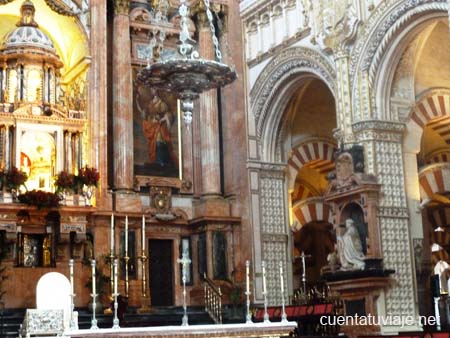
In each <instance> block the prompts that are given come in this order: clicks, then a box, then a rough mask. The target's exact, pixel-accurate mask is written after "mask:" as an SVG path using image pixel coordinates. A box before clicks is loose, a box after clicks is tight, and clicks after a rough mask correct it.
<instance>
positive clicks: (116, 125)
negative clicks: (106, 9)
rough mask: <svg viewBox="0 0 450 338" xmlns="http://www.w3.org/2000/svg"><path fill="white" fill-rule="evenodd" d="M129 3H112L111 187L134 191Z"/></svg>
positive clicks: (117, 1)
mask: <svg viewBox="0 0 450 338" xmlns="http://www.w3.org/2000/svg"><path fill="white" fill-rule="evenodd" d="M129 8H130V1H129V0H116V1H115V2H114V10H115V13H114V24H113V51H112V54H113V84H112V85H113V133H114V136H113V137H114V161H113V162H114V188H115V189H116V190H119V191H128V190H132V189H133V92H132V91H133V84H132V78H131V55H130V48H131V46H130V18H129V16H128V13H129Z"/></svg>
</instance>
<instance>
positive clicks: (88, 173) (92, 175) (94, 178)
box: [78, 166, 100, 187]
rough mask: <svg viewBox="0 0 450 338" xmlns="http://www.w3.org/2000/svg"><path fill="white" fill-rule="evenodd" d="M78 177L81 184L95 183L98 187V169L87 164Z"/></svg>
mask: <svg viewBox="0 0 450 338" xmlns="http://www.w3.org/2000/svg"><path fill="white" fill-rule="evenodd" d="M78 178H79V181H80V183H81V184H84V185H93V186H95V187H97V185H98V181H99V179H100V174H99V173H98V171H97V169H95V168H91V167H88V166H85V167H83V168H81V169H80V173H79V175H78Z"/></svg>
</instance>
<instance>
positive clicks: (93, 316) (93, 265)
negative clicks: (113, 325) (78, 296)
mask: <svg viewBox="0 0 450 338" xmlns="http://www.w3.org/2000/svg"><path fill="white" fill-rule="evenodd" d="M91 267H92V293H91V297H92V320H91V330H97V329H98V326H97V319H96V318H95V310H96V307H97V303H96V298H97V296H98V295H97V293H96V290H95V289H96V288H95V260H94V259H93V260H91Z"/></svg>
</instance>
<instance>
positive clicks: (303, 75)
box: [248, 47, 335, 304]
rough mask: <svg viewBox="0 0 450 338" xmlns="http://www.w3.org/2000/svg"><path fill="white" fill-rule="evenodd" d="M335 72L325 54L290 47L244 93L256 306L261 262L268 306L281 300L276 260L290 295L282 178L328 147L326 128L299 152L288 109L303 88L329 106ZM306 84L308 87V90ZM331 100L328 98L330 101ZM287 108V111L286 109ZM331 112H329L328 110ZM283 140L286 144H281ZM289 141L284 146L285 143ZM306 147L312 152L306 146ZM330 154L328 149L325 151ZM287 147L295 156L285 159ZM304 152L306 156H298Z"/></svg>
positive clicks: (287, 203) (289, 254) (286, 207)
mask: <svg viewBox="0 0 450 338" xmlns="http://www.w3.org/2000/svg"><path fill="white" fill-rule="evenodd" d="M334 82H335V73H334V69H333V63H332V61H331V60H329V59H328V58H327V57H326V56H324V55H322V54H320V53H319V52H317V51H313V50H311V49H309V48H305V47H293V48H289V49H286V50H284V51H282V52H281V53H280V54H278V55H277V56H276V57H275V58H274V59H273V60H272V61H271V62H269V64H268V65H267V66H266V67H265V68H264V70H263V71H262V72H261V74H260V75H259V77H258V78H257V80H256V82H255V85H254V86H253V89H252V90H251V92H250V103H251V110H250V112H249V116H248V120H249V132H248V135H249V140H248V141H249V177H250V186H251V209H252V214H253V234H254V247H255V250H254V263H255V264H254V272H255V274H256V277H255V281H256V286H257V287H256V294H255V300H256V302H258V301H261V300H262V295H261V289H260V288H258V286H259V287H260V286H261V285H262V281H261V277H259V276H260V273H261V268H260V264H261V261H262V260H264V261H265V262H266V271H267V279H268V281H267V285H268V288H269V303H272V304H275V303H277V302H278V303H279V302H280V301H281V295H280V293H279V289H280V288H279V277H278V274H277V271H278V268H277V267H278V264H279V261H280V260H281V261H284V262H285V271H287V272H288V280H287V285H288V290H289V292H290V293H291V294H292V264H291V263H290V262H291V259H292V247H291V238H290V237H291V231H290V227H289V223H290V222H289V209H290V206H291V203H290V200H289V197H288V196H289V194H288V184H289V183H288V176H289V179H290V177H291V176H293V177H294V180H295V176H296V174H295V173H294V172H292V173H288V172H287V171H288V170H289V171H292V170H293V171H295V166H297V168H298V167H299V162H301V161H302V160H305V161H314V160H316V159H319V158H321V157H324V158H326V159H328V158H329V157H330V156H331V153H330V150H331V149H333V147H334V146H333V145H332V144H333V142H332V141H329V139H332V134H331V129H332V128H330V132H329V133H328V134H327V137H325V138H324V137H322V138H320V140H319V139H318V138H317V137H316V138H315V139H314V140H313V139H312V138H311V137H309V139H308V142H309V143H310V146H308V145H306V143H305V142H306V141H305V142H303V144H304V145H305V146H306V147H307V148H302V147H301V146H300V145H299V144H300V143H299V142H298V141H295V142H297V144H296V146H294V144H292V142H294V141H293V140H292V135H290V134H289V133H290V131H289V126H290V125H291V124H292V123H293V122H295V119H294V117H293V115H292V114H290V113H289V111H290V108H289V107H291V108H292V107H293V106H295V105H298V104H300V103H299V102H300V99H299V100H297V101H298V102H294V101H295V99H294V98H295V97H300V96H301V95H302V91H304V90H306V88H314V86H321V88H327V89H326V90H327V91H328V92H329V93H330V94H329V95H330V97H332V101H333V105H334V93H335V83H334ZM308 86H312V87H308ZM330 100H331V99H330ZM291 110H292V109H291ZM333 111H334V109H333ZM286 142H287V143H286ZM288 143H289V144H288ZM309 147H312V148H309ZM327 147H329V148H330V150H328V148H327ZM292 149H294V152H295V150H297V151H299V154H300V155H298V156H297V155H295V156H294V157H291V164H287V161H288V153H289V152H291V153H294V152H292ZM308 151H310V156H308V155H305V157H303V153H305V154H306V153H307V152H308Z"/></svg>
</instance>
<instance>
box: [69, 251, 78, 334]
mask: <svg viewBox="0 0 450 338" xmlns="http://www.w3.org/2000/svg"><path fill="white" fill-rule="evenodd" d="M69 271H70V286H71V292H70V310H71V312H70V329H71V330H78V323H77V322H76V321H75V316H74V311H75V292H74V283H73V279H74V278H73V259H70V260H69Z"/></svg>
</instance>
